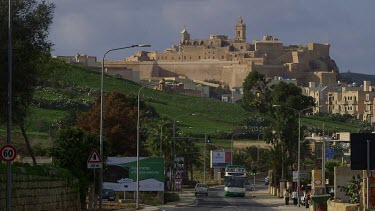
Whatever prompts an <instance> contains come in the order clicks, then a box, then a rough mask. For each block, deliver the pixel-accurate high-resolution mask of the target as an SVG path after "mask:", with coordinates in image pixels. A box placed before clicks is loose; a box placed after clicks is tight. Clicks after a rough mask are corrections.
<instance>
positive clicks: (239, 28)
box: [234, 16, 246, 42]
mask: <svg viewBox="0 0 375 211" xmlns="http://www.w3.org/2000/svg"><path fill="white" fill-rule="evenodd" d="M234 33H235V34H234V41H237V42H246V24H244V23H243V20H242V17H241V16H240V17H238V22H237V24H236V29H235V32H234Z"/></svg>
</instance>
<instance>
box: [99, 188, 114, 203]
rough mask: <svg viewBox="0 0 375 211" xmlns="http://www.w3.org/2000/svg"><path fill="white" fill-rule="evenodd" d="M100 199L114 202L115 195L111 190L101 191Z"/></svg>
mask: <svg viewBox="0 0 375 211" xmlns="http://www.w3.org/2000/svg"><path fill="white" fill-rule="evenodd" d="M102 199H103V200H108V201H115V200H116V193H115V191H114V190H112V189H103V191H102Z"/></svg>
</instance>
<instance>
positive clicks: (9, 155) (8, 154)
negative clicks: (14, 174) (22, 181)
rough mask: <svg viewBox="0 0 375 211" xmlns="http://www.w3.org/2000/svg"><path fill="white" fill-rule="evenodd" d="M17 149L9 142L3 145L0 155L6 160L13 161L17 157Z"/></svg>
mask: <svg viewBox="0 0 375 211" xmlns="http://www.w3.org/2000/svg"><path fill="white" fill-rule="evenodd" d="M16 156H17V151H16V148H14V146H13V145H10V144H7V145H4V146H3V147H1V149H0V157H1V159H2V160H3V161H5V162H12V161H13V160H14V159H16Z"/></svg>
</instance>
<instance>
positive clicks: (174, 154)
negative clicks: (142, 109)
mask: <svg viewBox="0 0 375 211" xmlns="http://www.w3.org/2000/svg"><path fill="white" fill-rule="evenodd" d="M190 115H192V116H194V115H195V114H194V113H192V114H183V115H179V116H176V117H175V118H174V119H173V140H172V141H173V143H172V148H171V150H172V153H171V155H172V169H171V177H172V178H171V181H172V185H171V186H172V192H173V194H174V189H175V187H174V173H175V172H174V165H175V163H174V162H175V160H176V145H175V138H176V120H177V118H179V117H183V116H190Z"/></svg>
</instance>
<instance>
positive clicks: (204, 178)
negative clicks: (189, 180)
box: [203, 134, 207, 184]
mask: <svg viewBox="0 0 375 211" xmlns="http://www.w3.org/2000/svg"><path fill="white" fill-rule="evenodd" d="M206 149H207V134H204V158H203V159H204V165H203V183H204V184H206V151H207V150H206Z"/></svg>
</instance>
